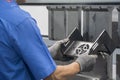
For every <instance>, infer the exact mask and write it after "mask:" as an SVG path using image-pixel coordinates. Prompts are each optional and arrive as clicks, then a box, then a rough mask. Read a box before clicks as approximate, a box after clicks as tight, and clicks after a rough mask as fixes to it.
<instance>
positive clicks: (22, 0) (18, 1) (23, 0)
mask: <svg viewBox="0 0 120 80" xmlns="http://www.w3.org/2000/svg"><path fill="white" fill-rule="evenodd" d="M25 1H26V0H16V2H17V3H18V4H20V3H24V2H25Z"/></svg>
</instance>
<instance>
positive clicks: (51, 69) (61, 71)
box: [0, 0, 97, 80]
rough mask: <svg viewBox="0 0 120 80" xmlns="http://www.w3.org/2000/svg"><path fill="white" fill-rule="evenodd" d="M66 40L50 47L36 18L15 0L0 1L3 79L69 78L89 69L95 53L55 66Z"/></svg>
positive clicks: (94, 59) (19, 0)
mask: <svg viewBox="0 0 120 80" xmlns="http://www.w3.org/2000/svg"><path fill="white" fill-rule="evenodd" d="M24 1H25V0H18V1H17V2H20V3H21V2H24ZM66 41H67V39H64V40H60V41H57V42H56V43H55V44H53V46H51V47H50V48H49V49H48V48H47V47H46V45H45V43H44V42H43V40H42V36H41V34H40V31H39V29H38V26H37V23H36V21H35V19H33V18H32V17H31V15H30V14H29V13H27V12H26V11H24V10H22V9H21V8H20V7H19V6H18V4H17V3H16V0H0V80H67V77H69V76H71V75H75V74H77V73H79V72H82V71H86V70H88V69H90V67H91V66H93V65H94V63H95V61H96V58H97V56H96V55H87V54H83V55H81V56H79V57H78V58H77V59H76V60H75V61H74V62H72V63H71V64H68V65H56V63H55V62H54V60H53V58H55V57H56V56H57V55H59V56H60V55H62V54H61V53H60V51H59V50H60V48H61V46H60V45H61V44H62V43H64V42H66ZM51 54H52V56H53V58H52V57H51ZM60 57H61V58H62V56H60ZM56 59H57V58H56Z"/></svg>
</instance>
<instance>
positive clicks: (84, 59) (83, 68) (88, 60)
mask: <svg viewBox="0 0 120 80" xmlns="http://www.w3.org/2000/svg"><path fill="white" fill-rule="evenodd" d="M96 59H97V55H88V54H82V55H80V56H79V57H78V58H77V59H76V62H77V63H79V64H80V72H89V71H91V70H92V69H93V67H94V64H95V63H96Z"/></svg>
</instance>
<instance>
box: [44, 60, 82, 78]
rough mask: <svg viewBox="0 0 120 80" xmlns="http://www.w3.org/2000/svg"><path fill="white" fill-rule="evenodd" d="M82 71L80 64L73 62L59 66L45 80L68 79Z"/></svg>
mask: <svg viewBox="0 0 120 80" xmlns="http://www.w3.org/2000/svg"><path fill="white" fill-rule="evenodd" d="M78 72H80V65H79V64H78V63H77V62H73V63H71V64H69V65H64V66H57V68H56V70H55V72H54V73H53V74H51V75H50V76H48V77H47V78H46V79H45V80H67V79H66V78H67V77H69V76H72V75H75V74H76V73H78Z"/></svg>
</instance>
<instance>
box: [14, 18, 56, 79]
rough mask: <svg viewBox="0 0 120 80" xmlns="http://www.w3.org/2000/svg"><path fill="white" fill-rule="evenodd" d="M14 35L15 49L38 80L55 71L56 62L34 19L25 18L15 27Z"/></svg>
mask: <svg viewBox="0 0 120 80" xmlns="http://www.w3.org/2000/svg"><path fill="white" fill-rule="evenodd" d="M12 36H13V41H14V45H15V46H14V47H15V49H16V50H17V52H18V53H19V55H20V56H21V58H22V59H23V60H24V62H25V63H26V64H27V66H28V67H29V69H30V70H31V72H32V74H33V75H34V76H35V78H36V80H40V79H44V78H45V77H47V76H48V75H50V74H51V73H53V72H54V71H55V69H56V64H55V62H54V61H53V59H52V57H51V55H50V53H49V51H48V48H47V47H46V45H45V44H44V42H43V40H42V37H41V34H40V31H39V29H38V27H37V25H36V22H35V20H34V19H32V18H28V19H25V20H24V21H23V22H22V23H21V24H19V25H18V26H17V27H16V28H15V29H14V31H13V33H12Z"/></svg>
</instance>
